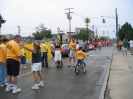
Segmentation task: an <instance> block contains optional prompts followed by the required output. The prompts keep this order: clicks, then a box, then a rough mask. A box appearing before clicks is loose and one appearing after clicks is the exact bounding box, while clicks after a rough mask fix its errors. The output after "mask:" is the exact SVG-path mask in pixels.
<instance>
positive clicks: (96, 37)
mask: <svg viewBox="0 0 133 99" xmlns="http://www.w3.org/2000/svg"><path fill="white" fill-rule="evenodd" d="M97 29H98V28H96V38H98V34H97V33H98V31H97Z"/></svg>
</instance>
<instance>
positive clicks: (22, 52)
mask: <svg viewBox="0 0 133 99" xmlns="http://www.w3.org/2000/svg"><path fill="white" fill-rule="evenodd" d="M20 50H21V54H22V57H21V58H20V64H21V68H27V67H26V66H25V64H26V57H25V56H26V53H25V50H24V48H22V46H20Z"/></svg>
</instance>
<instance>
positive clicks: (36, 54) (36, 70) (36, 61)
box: [21, 42, 44, 90]
mask: <svg viewBox="0 0 133 99" xmlns="http://www.w3.org/2000/svg"><path fill="white" fill-rule="evenodd" d="M21 46H22V47H23V48H25V49H26V50H28V51H30V52H32V66H31V69H32V71H33V74H34V80H35V85H34V86H33V87H31V89H36V90H38V89H39V87H38V86H40V87H43V86H44V84H43V76H42V72H41V52H40V46H39V44H38V43H37V42H34V43H33V49H30V48H28V47H26V46H24V45H21ZM38 76H39V77H40V83H39V84H38Z"/></svg>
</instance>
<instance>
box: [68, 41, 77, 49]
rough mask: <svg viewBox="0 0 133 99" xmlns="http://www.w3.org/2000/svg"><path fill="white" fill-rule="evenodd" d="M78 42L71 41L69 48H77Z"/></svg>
mask: <svg viewBox="0 0 133 99" xmlns="http://www.w3.org/2000/svg"><path fill="white" fill-rule="evenodd" d="M76 45H77V44H76V42H71V43H70V44H69V48H70V50H76Z"/></svg>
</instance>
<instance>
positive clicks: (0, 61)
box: [0, 38, 8, 87]
mask: <svg viewBox="0 0 133 99" xmlns="http://www.w3.org/2000/svg"><path fill="white" fill-rule="evenodd" d="M7 42H8V39H6V38H5V39H3V40H2V44H1V45H0V86H1V87H3V86H5V85H6V81H5V79H7V67H6V53H5V48H6V44H7Z"/></svg>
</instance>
